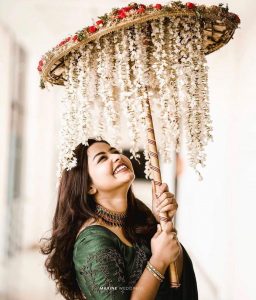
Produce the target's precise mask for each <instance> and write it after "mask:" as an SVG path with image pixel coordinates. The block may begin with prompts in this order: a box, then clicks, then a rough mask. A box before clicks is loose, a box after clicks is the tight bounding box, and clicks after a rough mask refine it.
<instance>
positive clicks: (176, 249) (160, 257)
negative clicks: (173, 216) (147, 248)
mask: <svg viewBox="0 0 256 300" xmlns="http://www.w3.org/2000/svg"><path fill="white" fill-rule="evenodd" d="M174 230H175V229H174V228H173V223H172V222H171V221H168V222H166V223H165V226H164V229H163V230H162V229H161V226H160V224H158V225H157V231H156V233H155V235H154V236H153V237H152V239H151V252H152V258H153V259H154V260H155V261H158V262H159V263H161V264H163V265H164V266H165V267H166V268H167V267H168V266H169V265H170V263H172V262H174V261H175V260H176V259H177V257H178V256H179V254H180V248H181V246H180V244H179V242H178V239H177V237H176V233H175V232H174Z"/></svg>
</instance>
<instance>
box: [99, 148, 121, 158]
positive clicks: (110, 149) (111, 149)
mask: <svg viewBox="0 0 256 300" xmlns="http://www.w3.org/2000/svg"><path fill="white" fill-rule="evenodd" d="M113 150H117V149H116V148H114V147H111V148H109V150H108V152H111V151H113ZM105 153H106V152H99V153H97V154H96V155H95V156H94V158H93V160H94V159H95V158H96V157H97V156H99V155H101V154H105Z"/></svg>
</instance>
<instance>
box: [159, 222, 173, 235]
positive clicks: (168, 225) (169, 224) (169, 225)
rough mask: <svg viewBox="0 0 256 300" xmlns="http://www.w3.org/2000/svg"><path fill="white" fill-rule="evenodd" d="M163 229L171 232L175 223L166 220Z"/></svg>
mask: <svg viewBox="0 0 256 300" xmlns="http://www.w3.org/2000/svg"><path fill="white" fill-rule="evenodd" d="M162 230H163V231H164V232H166V233H167V234H168V233H171V232H172V231H173V223H172V222H171V221H168V222H166V223H165V224H164V227H163V228H162Z"/></svg>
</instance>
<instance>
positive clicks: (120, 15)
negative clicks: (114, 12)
mask: <svg viewBox="0 0 256 300" xmlns="http://www.w3.org/2000/svg"><path fill="white" fill-rule="evenodd" d="M117 18H118V19H124V18H126V13H125V12H124V11H119V13H118V16H117Z"/></svg>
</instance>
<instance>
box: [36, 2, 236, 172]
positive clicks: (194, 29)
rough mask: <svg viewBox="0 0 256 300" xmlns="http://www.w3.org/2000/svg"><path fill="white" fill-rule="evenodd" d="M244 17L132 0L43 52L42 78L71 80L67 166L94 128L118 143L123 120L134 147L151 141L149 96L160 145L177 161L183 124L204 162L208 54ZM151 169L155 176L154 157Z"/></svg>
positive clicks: (63, 156)
mask: <svg viewBox="0 0 256 300" xmlns="http://www.w3.org/2000/svg"><path fill="white" fill-rule="evenodd" d="M239 23H240V20H239V17H238V16H237V15H236V14H233V13H230V12H229V11H228V8H227V7H224V6H223V5H219V6H216V5H214V6H209V7H207V6H205V5H195V4H193V3H191V2H188V3H186V4H183V3H181V2H180V1H174V2H171V3H169V4H166V5H161V4H155V5H148V6H146V5H143V4H137V3H131V4H129V5H128V6H127V7H123V8H120V9H113V10H112V11H111V12H110V13H107V14H105V15H104V16H101V17H99V20H98V21H97V22H96V23H95V24H93V25H91V26H87V27H85V28H83V29H82V30H79V31H78V32H76V33H75V34H74V35H70V36H68V37H67V38H65V39H64V40H63V41H61V42H60V43H59V44H58V45H57V46H56V47H54V48H53V49H52V50H50V51H49V52H47V53H46V54H45V55H44V56H43V57H42V58H41V60H40V62H39V65H38V71H39V72H40V76H41V86H42V87H45V86H46V85H47V84H53V85H65V88H66V97H65V98H64V99H63V100H62V102H63V112H62V127H61V142H60V156H59V170H58V174H59V175H60V174H61V172H62V170H63V169H71V168H72V167H74V166H75V165H76V158H75V157H74V153H73V150H74V149H75V147H76V146H77V145H78V144H79V143H83V144H87V140H88V138H89V137H91V136H103V135H104V134H105V133H106V132H105V129H107V134H108V136H109V140H110V142H111V143H112V144H113V145H114V146H116V147H117V148H119V149H120V145H121V142H122V136H120V123H121V121H122V122H123V119H124V120H125V121H124V123H125V124H127V128H128V130H127V132H128V135H129V139H130V143H131V148H130V151H131V153H132V155H133V156H134V157H135V158H136V157H137V152H138V150H139V144H141V143H142V144H143V145H145V149H144V154H145V157H146V159H147V160H148V159H149V148H148V143H147V137H146V131H147V122H146V117H147V116H146V114H147V113H146V111H147V107H148V105H149V102H148V100H149V99H150V101H151V106H152V107H151V108H152V111H153V113H152V114H153V116H154V118H155V120H156V122H157V123H158V124H159V127H160V136H159V141H161V142H160V143H158V146H159V153H160V154H161V157H162V158H163V160H164V161H166V162H167V161H171V159H172V156H173V153H174V151H176V152H179V150H180V139H181V129H183V130H184V133H185V137H186V143H187V152H188V156H189V161H190V166H191V167H192V168H194V169H195V170H196V172H197V173H198V174H199V175H200V172H199V171H198V169H197V168H198V166H204V165H205V159H206V154H205V146H206V145H207V143H208V141H209V140H211V139H212V134H211V132H212V121H211V118H210V112H209V99H208V83H207V65H206V58H205V56H206V54H209V53H211V52H213V51H216V50H218V49H219V48H220V47H222V46H223V45H225V44H226V43H227V42H228V41H229V40H230V39H231V37H232V36H233V34H234V32H235V29H236V28H237V27H238V24H239ZM145 172H146V175H147V176H150V167H149V164H147V165H146V170H145Z"/></svg>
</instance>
